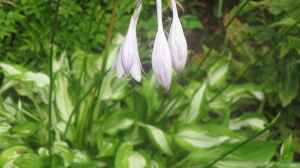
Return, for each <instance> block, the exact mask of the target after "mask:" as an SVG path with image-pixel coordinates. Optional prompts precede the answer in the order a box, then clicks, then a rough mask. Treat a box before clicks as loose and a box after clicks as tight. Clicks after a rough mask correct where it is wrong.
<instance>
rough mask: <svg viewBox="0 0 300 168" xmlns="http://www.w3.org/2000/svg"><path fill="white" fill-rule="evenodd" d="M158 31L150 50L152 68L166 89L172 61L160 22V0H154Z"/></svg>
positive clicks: (169, 80)
mask: <svg viewBox="0 0 300 168" xmlns="http://www.w3.org/2000/svg"><path fill="white" fill-rule="evenodd" d="M156 5H157V21H158V31H157V34H156V37H155V41H154V47H153V52H152V68H153V72H154V75H155V78H156V80H158V82H159V83H160V84H161V85H162V86H163V87H164V88H166V89H169V88H170V85H171V81H172V61H171V54H170V49H169V45H168V41H167V39H166V36H165V34H164V30H163V23H162V7H161V0H156Z"/></svg>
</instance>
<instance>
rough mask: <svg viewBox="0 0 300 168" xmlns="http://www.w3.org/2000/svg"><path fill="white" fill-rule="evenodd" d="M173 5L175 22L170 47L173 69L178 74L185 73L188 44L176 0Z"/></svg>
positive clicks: (170, 35)
mask: <svg viewBox="0 0 300 168" xmlns="http://www.w3.org/2000/svg"><path fill="white" fill-rule="evenodd" d="M171 3H172V11H173V21H172V24H171V28H170V34H169V46H170V51H171V57H172V65H173V68H174V69H175V70H176V71H177V72H181V71H183V69H184V67H185V65H186V62H187V55H188V49H187V42H186V39H185V36H184V32H183V29H182V26H181V23H180V19H179V16H178V12H177V7H176V0H171Z"/></svg>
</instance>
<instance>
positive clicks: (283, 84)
mask: <svg viewBox="0 0 300 168" xmlns="http://www.w3.org/2000/svg"><path fill="white" fill-rule="evenodd" d="M283 68H284V69H283V71H284V72H283V74H282V75H281V80H280V83H279V90H278V91H279V99H280V101H281V104H282V106H284V107H285V106H287V105H289V104H290V103H291V102H292V101H293V99H294V98H296V96H297V94H298V90H299V74H298V71H297V67H296V65H294V64H293V63H288V64H287V65H284V67H283Z"/></svg>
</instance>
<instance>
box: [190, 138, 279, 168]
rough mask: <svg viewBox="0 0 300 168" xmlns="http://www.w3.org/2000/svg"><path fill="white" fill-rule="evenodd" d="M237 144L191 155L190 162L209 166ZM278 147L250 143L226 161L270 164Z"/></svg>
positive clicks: (272, 144)
mask: <svg viewBox="0 0 300 168" xmlns="http://www.w3.org/2000/svg"><path fill="white" fill-rule="evenodd" d="M236 145H237V144H224V145H221V146H219V147H216V148H213V149H202V150H199V151H196V152H193V153H191V154H190V155H189V161H190V162H194V163H198V164H202V165H207V164H209V163H211V162H212V161H213V160H215V159H217V158H219V157H220V156H222V155H223V154H224V153H226V152H228V151H229V150H231V149H232V148H234V146H236ZM276 147H277V145H276V144H275V143H272V142H258V141H257V142H250V143H248V144H246V145H244V146H242V147H240V148H239V149H238V150H236V151H235V152H233V153H231V154H229V155H228V156H227V157H226V158H225V160H224V161H241V162H245V164H246V163H247V162H257V163H268V162H269V161H270V160H271V158H272V157H273V156H274V154H275V152H276Z"/></svg>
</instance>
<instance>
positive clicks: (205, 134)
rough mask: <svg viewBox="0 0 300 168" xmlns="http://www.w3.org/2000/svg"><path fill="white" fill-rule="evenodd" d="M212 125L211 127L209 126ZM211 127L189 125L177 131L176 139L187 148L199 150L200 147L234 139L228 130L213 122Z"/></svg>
mask: <svg viewBox="0 0 300 168" xmlns="http://www.w3.org/2000/svg"><path fill="white" fill-rule="evenodd" d="M209 127H210V128H209ZM209 127H207V126H204V125H202V126H201V127H198V126H193V125H188V126H185V127H182V128H179V129H178V130H177V131H176V134H175V135H174V136H175V141H176V143H177V144H178V145H179V146H181V147H182V148H183V149H185V150H189V151H197V150H199V149H206V148H212V147H215V146H219V145H221V144H223V143H225V142H227V141H229V140H231V139H232V137H230V136H229V135H228V133H226V132H228V130H225V129H223V128H221V127H219V128H218V126H217V125H215V124H211V125H210V126H209Z"/></svg>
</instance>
